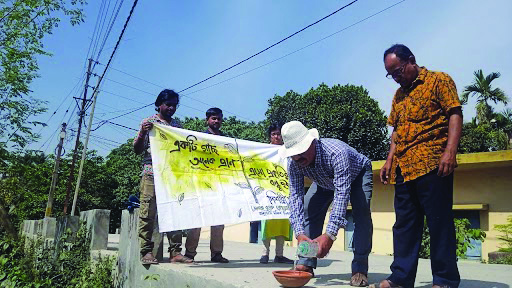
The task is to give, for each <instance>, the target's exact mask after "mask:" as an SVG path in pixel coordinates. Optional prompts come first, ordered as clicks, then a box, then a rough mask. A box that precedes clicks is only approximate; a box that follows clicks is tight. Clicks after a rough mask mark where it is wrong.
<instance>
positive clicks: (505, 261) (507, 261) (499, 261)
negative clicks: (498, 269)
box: [489, 254, 512, 265]
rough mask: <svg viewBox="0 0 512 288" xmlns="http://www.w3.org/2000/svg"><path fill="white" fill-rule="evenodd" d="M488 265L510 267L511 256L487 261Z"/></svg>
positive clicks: (511, 263) (511, 262)
mask: <svg viewBox="0 0 512 288" xmlns="http://www.w3.org/2000/svg"><path fill="white" fill-rule="evenodd" d="M489 264H506V265H512V254H510V255H507V256H503V257H498V258H496V259H489Z"/></svg>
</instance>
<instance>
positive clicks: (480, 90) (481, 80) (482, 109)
mask: <svg viewBox="0 0 512 288" xmlns="http://www.w3.org/2000/svg"><path fill="white" fill-rule="evenodd" d="M474 75H475V80H474V81H473V84H471V85H469V86H466V87H464V91H462V95H461V102H462V104H463V105H464V104H466V103H467V102H468V98H469V96H476V97H477V102H478V103H477V105H476V110H477V111H476V114H477V116H476V117H477V119H478V122H479V123H489V121H490V120H491V117H492V114H493V109H492V107H491V106H490V105H489V101H493V102H494V104H497V103H498V102H500V103H503V104H505V105H507V103H508V101H509V99H508V97H507V95H505V92H503V90H501V89H500V88H493V87H492V86H491V82H492V81H494V80H495V79H498V78H499V77H500V73H499V72H492V73H491V74H489V75H487V76H485V77H484V73H483V72H482V69H479V70H477V71H475V72H474Z"/></svg>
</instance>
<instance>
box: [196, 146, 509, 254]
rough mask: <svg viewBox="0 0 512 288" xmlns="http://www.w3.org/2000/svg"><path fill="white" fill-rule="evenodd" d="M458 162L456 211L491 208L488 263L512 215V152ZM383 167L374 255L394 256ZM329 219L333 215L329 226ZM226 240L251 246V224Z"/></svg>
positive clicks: (485, 246)
mask: <svg viewBox="0 0 512 288" xmlns="http://www.w3.org/2000/svg"><path fill="white" fill-rule="evenodd" d="M458 162H459V168H457V170H456V172H455V180H454V204H455V207H454V209H468V208H473V209H474V207H472V206H470V205H467V204H487V205H488V206H487V207H488V208H487V209H488V210H481V211H480V226H481V229H482V230H484V231H485V232H486V233H487V238H486V239H485V241H484V243H482V256H483V258H484V259H487V258H488V255H487V253H489V252H492V251H496V250H497V249H498V247H499V245H500V242H499V240H497V235H498V233H497V232H496V231H495V230H494V225H496V224H504V223H506V220H507V217H508V216H509V215H512V189H511V187H512V151H510V150H509V151H498V152H488V153H473V154H464V155H459V156H458ZM382 164H383V161H376V162H373V169H374V171H373V172H374V177H373V183H374V190H373V198H372V202H371V207H372V219H373V225H374V232H373V250H372V252H373V253H376V254H382V255H390V254H392V253H393V234H392V227H393V224H394V222H395V214H394V209H393V197H394V187H393V186H392V185H383V184H382V183H381V182H380V180H379V178H378V173H379V169H380V167H382ZM461 204H466V205H461ZM484 209H486V208H484ZM328 217H329V215H327V217H326V221H325V223H327V220H328ZM324 229H325V226H324ZM207 231H209V229H204V230H203V233H205V232H206V233H207V234H206V235H204V237H209V232H207ZM224 239H225V240H229V241H238V242H249V223H243V224H237V225H230V226H226V229H225V232H224ZM344 242H345V241H344V231H343V230H340V232H339V234H338V240H336V242H335V243H334V246H333V249H335V250H345V243H344ZM288 244H289V245H293V246H295V245H294V244H292V243H288Z"/></svg>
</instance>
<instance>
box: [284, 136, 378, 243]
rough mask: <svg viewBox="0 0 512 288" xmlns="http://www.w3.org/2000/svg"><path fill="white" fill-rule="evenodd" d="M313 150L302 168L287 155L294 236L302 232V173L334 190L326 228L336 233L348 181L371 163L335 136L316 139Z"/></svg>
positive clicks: (342, 217) (341, 225)
mask: <svg viewBox="0 0 512 288" xmlns="http://www.w3.org/2000/svg"><path fill="white" fill-rule="evenodd" d="M315 150H316V155H315V160H314V163H311V164H310V165H309V166H307V167H304V168H302V167H300V166H299V165H298V164H297V163H295V161H293V160H291V159H290V161H288V175H289V180H290V197H289V206H290V210H291V214H290V222H291V223H292V226H293V230H294V231H295V235H297V236H298V235H301V234H305V232H304V195H305V191H304V176H306V177H308V178H310V179H311V180H313V181H314V182H315V183H316V184H317V185H318V186H320V187H322V188H324V189H328V190H333V191H334V199H333V203H332V211H331V215H330V216H329V222H328V223H327V232H328V233H329V234H331V235H337V234H338V230H339V229H340V228H344V227H345V226H346V225H347V220H346V219H345V213H346V211H347V205H348V200H349V199H350V185H351V184H352V181H354V179H356V177H357V176H358V175H359V173H361V170H362V169H363V168H364V167H365V166H367V165H371V161H370V159H368V158H367V157H366V156H364V155H363V154H360V153H359V152H357V151H356V150H355V149H354V148H352V147H350V146H349V145H348V144H346V143H345V142H343V141H340V140H337V139H329V138H322V139H320V140H317V142H316V149H315Z"/></svg>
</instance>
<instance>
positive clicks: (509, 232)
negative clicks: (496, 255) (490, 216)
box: [494, 216, 512, 260]
mask: <svg viewBox="0 0 512 288" xmlns="http://www.w3.org/2000/svg"><path fill="white" fill-rule="evenodd" d="M507 222H508V223H507V224H498V225H494V229H496V230H498V231H499V232H501V233H502V235H500V236H498V239H499V240H501V241H503V242H504V244H505V245H504V246H503V247H500V249H499V250H498V251H500V252H510V253H512V216H508V218H507ZM511 257H512V255H511ZM511 260H512V259H511Z"/></svg>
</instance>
